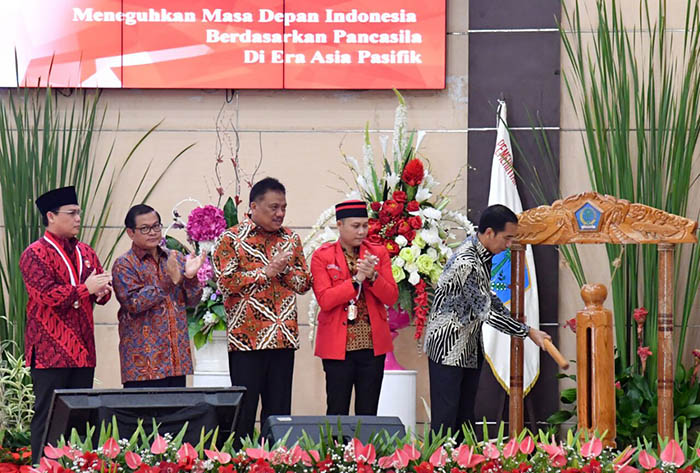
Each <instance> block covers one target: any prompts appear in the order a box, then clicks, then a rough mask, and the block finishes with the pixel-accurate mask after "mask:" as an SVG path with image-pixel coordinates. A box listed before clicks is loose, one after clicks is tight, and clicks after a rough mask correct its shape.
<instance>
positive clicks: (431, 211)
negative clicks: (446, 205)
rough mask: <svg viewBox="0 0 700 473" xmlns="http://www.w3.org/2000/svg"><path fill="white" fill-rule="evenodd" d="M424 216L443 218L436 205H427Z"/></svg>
mask: <svg viewBox="0 0 700 473" xmlns="http://www.w3.org/2000/svg"><path fill="white" fill-rule="evenodd" d="M423 217H425V219H426V220H440V219H441V218H442V212H440V211H439V210H438V209H436V208H435V207H425V208H424V209H423Z"/></svg>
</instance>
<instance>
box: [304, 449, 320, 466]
mask: <svg viewBox="0 0 700 473" xmlns="http://www.w3.org/2000/svg"><path fill="white" fill-rule="evenodd" d="M320 459H321V455H320V454H319V453H318V451H317V450H309V451H308V452H306V451H303V452H301V462H302V463H303V464H304V466H312V465H313V464H314V463H318V461H319V460H320Z"/></svg>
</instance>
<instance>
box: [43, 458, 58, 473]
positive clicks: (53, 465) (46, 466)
mask: <svg viewBox="0 0 700 473" xmlns="http://www.w3.org/2000/svg"><path fill="white" fill-rule="evenodd" d="M61 470H63V468H62V467H61V464H60V463H58V462H57V461H56V460H52V459H50V458H46V457H43V458H42V459H41V460H39V471H41V472H56V471H61Z"/></svg>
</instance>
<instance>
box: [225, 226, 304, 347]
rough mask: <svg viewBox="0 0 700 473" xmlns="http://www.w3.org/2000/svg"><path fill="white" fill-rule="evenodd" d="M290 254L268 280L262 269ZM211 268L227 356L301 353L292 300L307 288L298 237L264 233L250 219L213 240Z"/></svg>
mask: <svg viewBox="0 0 700 473" xmlns="http://www.w3.org/2000/svg"><path fill="white" fill-rule="evenodd" d="M282 251H291V253H292V256H291V258H290V260H289V263H288V265H287V266H286V268H285V269H284V271H282V272H281V273H280V274H278V275H277V276H275V277H273V278H268V277H267V275H266V274H265V266H267V264H268V263H269V262H270V259H271V258H272V257H273V256H274V255H276V254H277V253H279V252H282ZM212 263H213V266H214V271H215V273H216V278H217V284H218V288H219V290H220V291H221V293H222V294H223V296H224V307H225V309H226V316H227V321H228V349H229V351H249V350H274V349H280V348H294V349H296V348H299V328H298V325H297V304H296V296H295V294H303V293H305V292H307V291H308V290H309V289H310V288H311V283H312V279H311V273H310V272H309V268H308V266H307V264H306V260H305V259H304V250H303V247H302V245H301V239H300V238H299V235H297V234H296V233H294V232H292V231H291V230H289V229H288V228H286V227H281V228H280V229H279V230H277V231H275V232H268V231H266V230H264V229H263V228H261V227H259V226H258V225H256V224H255V223H254V222H253V221H252V220H251V219H250V218H245V219H244V220H243V221H242V222H241V223H239V224H238V225H236V226H233V227H231V228H229V229H228V230H226V231H225V232H224V233H222V234H221V236H220V237H219V238H218V239H217V241H216V244H215V247H214V251H213V257H212Z"/></svg>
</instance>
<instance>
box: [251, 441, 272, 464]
mask: <svg viewBox="0 0 700 473" xmlns="http://www.w3.org/2000/svg"><path fill="white" fill-rule="evenodd" d="M245 454H246V455H248V456H249V457H250V458H252V459H253V460H260V459H262V460H267V459H268V458H270V452H266V451H265V444H264V443H263V445H262V446H261V447H260V448H246V449H245Z"/></svg>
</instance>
